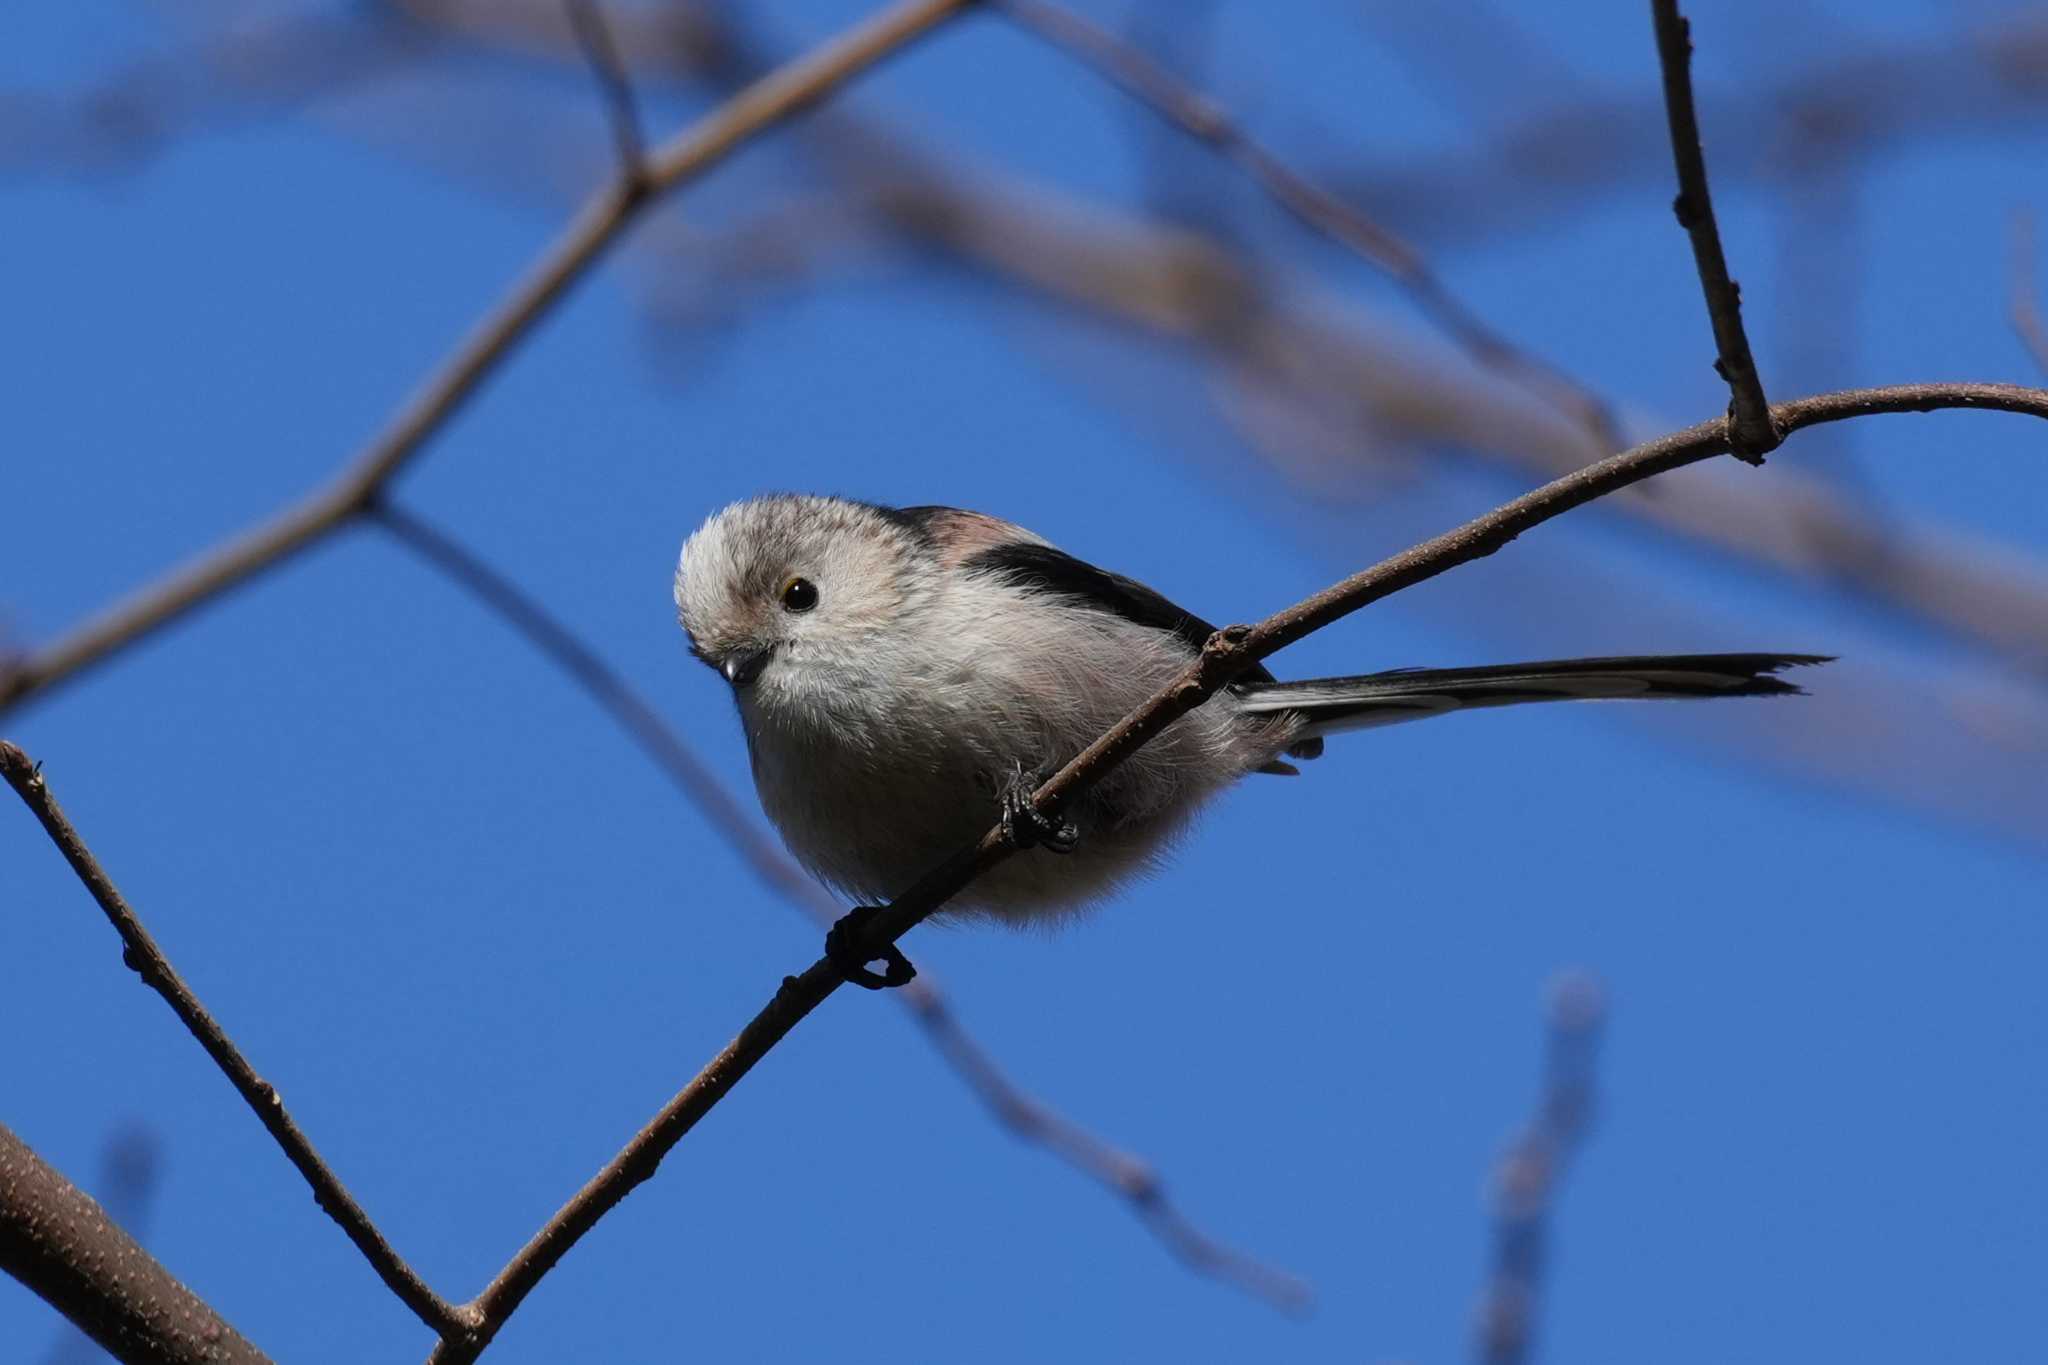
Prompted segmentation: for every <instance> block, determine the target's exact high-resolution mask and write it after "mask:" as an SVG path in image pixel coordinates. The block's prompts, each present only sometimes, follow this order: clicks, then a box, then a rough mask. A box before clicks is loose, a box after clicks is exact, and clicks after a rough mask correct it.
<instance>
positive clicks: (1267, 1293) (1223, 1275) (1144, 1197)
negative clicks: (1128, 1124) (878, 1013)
mask: <svg viewBox="0 0 2048 1365" xmlns="http://www.w3.org/2000/svg"><path fill="white" fill-rule="evenodd" d="M371 516H372V517H373V518H374V519H375V520H376V521H377V523H378V524H379V525H381V526H382V527H384V529H386V530H387V531H389V532H390V533H391V534H392V536H393V537H394V538H395V539H396V540H397V541H398V542H399V543H400V544H401V545H403V546H404V547H405V548H406V549H408V550H410V551H412V552H413V553H414V554H416V555H418V556H419V557H420V558H421V559H422V560H423V561H424V562H426V563H427V564H428V565H429V566H431V567H432V568H434V569H435V570H437V571H438V572H440V573H441V574H442V575H443V576H445V577H446V578H448V579H449V580H450V581H451V582H453V583H455V584H456V585H457V586H458V587H460V588H461V589H462V590H463V591H465V592H467V593H469V594H470V596H472V597H474V598H475V599H476V600H477V601H478V602H480V603H482V604H483V605H484V606H485V607H486V608H487V609H488V610H490V611H491V612H492V613H493V614H495V615H496V616H498V617H499V619H501V620H503V621H504V622H505V623H506V624H507V625H509V626H511V627H512V628H513V629H514V630H516V631H517V632H519V634H520V635H521V636H523V637H524V638H525V639H526V641H527V643H529V644H531V645H532V646H533V647H534V649H536V650H538V651H539V652H540V653H541V654H542V655H544V656H545V657H546V658H547V659H549V660H550V661H551V662H553V663H554V664H555V665H556V666H557V667H559V668H560V669H561V670H562V671H563V672H564V673H566V674H568V675H569V677H570V678H571V679H572V680H573V681H574V682H575V683H576V685H577V686H578V687H580V688H582V690H583V692H584V693H585V695H587V696H588V697H589V698H590V699H591V701H593V702H594V703H596V705H597V706H598V707H599V709H601V710H602V711H604V712H605V713H606V714H607V715H609V716H610V717H611V718H612V720H613V721H615V722H616V723H617V724H618V726H619V728H620V729H622V730H624V731H625V732H626V735H627V737H628V738H630V739H631V740H632V741H633V743H634V745H635V746H636V747H638V748H639V750H640V751H641V753H643V754H645V755H646V756H647V757H648V758H649V759H650V760H651V761H652V762H653V763H654V765H655V766H656V767H658V768H660V769H661V771H662V772H663V773H664V774H665V775H667V777H668V779H669V780H670V782H672V783H673V784H674V785H675V787H676V789H677V790H678V791H679V792H681V793H682V795H683V798H684V799H685V800H686V801H688V802H689V803H690V804H691V805H692V806H694V807H696V809H697V812H698V814H700V815H702V816H703V817H704V819H705V821H706V822H707V823H708V824H710V825H711V826H712V827H713V828H714V829H716V830H717V831H718V832H719V834H720V835H721V836H722V837H723V838H724V840H725V842H726V844H727V845H728V846H729V847H731V848H732V849H734V850H735V851H736V852H737V853H738V854H739V855H740V858H741V861H742V862H744V863H745V864H746V866H747V867H748V869H749V870H750V871H752V872H753V874H754V876H755V877H756V879H758V880H759V881H760V882H761V883H762V885H764V886H765V887H766V888H767V889H768V890H769V891H771V892H773V893H774V894H776V895H778V896H780V897H782V898H783V899H784V900H786V901H788V902H789V903H790V904H792V905H794V906H795V907H796V908H798V909H799V910H801V911H803V912H804V913H806V914H807V915H809V916H810V917H811V919H812V920H814V921H816V922H817V923H818V924H819V925H820V926H821V927H823V926H827V925H830V924H831V923H832V922H833V921H834V920H836V919H838V918H839V916H840V914H841V913H842V911H843V907H842V906H841V905H840V904H839V903H838V901H836V900H834V899H833V898H832V897H831V896H830V895H828V894H826V892H825V890H824V888H823V887H821V886H819V885H818V883H817V882H815V881H813V880H812V879H811V878H810V877H808V876H806V875H805V874H804V873H803V872H802V871H801V870H799V869H798V868H797V867H796V866H795V865H794V864H793V863H791V862H790V860H789V859H788V858H786V857H784V856H783V855H782V854H781V853H780V852H779V851H778V850H777V849H776V848H775V846H774V845H773V844H772V843H771V842H770V841H769V840H768V839H766V838H764V837H763V836H762V834H761V832H760V830H759V828H758V827H757V826H756V825H755V824H754V822H753V821H752V820H750V819H748V818H747V816H746V814H745V812H744V811H743V810H742V809H741V808H740V804H739V803H738V802H737V801H735V800H734V799H733V797H732V794H731V793H730V792H728V791H727V790H726V789H725V786H724V784H723V783H721V782H720V781H719V780H718V778H717V777H716V776H714V775H713V774H712V772H711V770H710V769H709V768H707V767H706V766H705V765H704V763H703V761H702V760H700V759H699V758H698V757H697V755H696V754H695V753H693V752H691V750H690V747H689V746H688V745H687V744H685V743H684V742H683V739H682V737H681V736H680V735H678V734H677V733H676V732H675V730H674V729H673V728H672V727H670V726H669V724H668V723H667V722H666V721H664V720H663V719H662V718H661V715H660V714H659V713H658V712H657V711H656V710H655V709H654V708H653V707H652V706H650V705H648V704H647V702H646V701H645V700H644V699H643V698H642V697H641V696H640V695H639V694H638V693H637V692H635V691H634V690H633V688H632V687H631V686H630V685H629V684H628V683H627V682H626V680H625V679H624V678H622V677H620V676H619V675H618V674H617V673H616V672H614V671H613V670H612V669H611V668H610V666H608V665H607V664H606V663H605V662H604V661H603V660H602V659H600V658H599V657H598V656H597V653H596V651H594V650H592V649H591V648H590V647H589V646H588V645H587V644H585V643H584V642H583V641H582V640H581V639H579V638H577V636H576V634H575V633H574V632H573V631H571V630H570V629H569V628H568V627H567V626H565V625H563V624H562V623H561V622H560V621H558V620H556V619H555V618H554V617H553V616H551V615H550V614H549V613H548V612H547V610H546V609H545V608H544V607H542V606H541V605H540V603H538V602H536V601H535V600H534V599H533V598H531V597H529V596H528V595H527V594H526V593H524V592H522V591H521V590H520V589H519V588H518V587H517V586H516V585H515V584H513V583H512V582H511V581H510V580H509V579H507V578H506V577H505V576H504V575H503V574H501V573H499V572H498V571H497V570H496V569H494V568H492V567H491V566H490V565H489V564H487V563H485V562H484V561H483V560H482V559H480V558H478V557H477V556H476V555H475V554H474V553H472V552H471V551H470V550H468V549H466V548H465V547H464V546H462V545H461V544H460V543H458V542H457V541H456V540H454V539H453V538H452V537H451V536H449V535H448V534H447V533H446V532H445V531H442V530H440V529H439V528H437V527H435V526H433V525H431V524H430V523H428V522H427V521H426V520H424V519H423V518H421V517H419V516H417V515H415V514H413V513H411V512H408V511H406V510H405V509H404V508H402V507H400V506H398V505H397V504H396V503H395V502H393V501H392V500H390V499H380V500H379V501H378V503H377V504H376V506H375V507H374V509H373V510H372V512H371ZM896 994H897V998H898V999H899V1000H900V1001H901V1002H902V1004H903V1006H904V1007H905V1008H906V1009H908V1010H909V1011H910V1014H911V1017H912V1018H913V1019H915V1020H916V1021H917V1025H918V1027H919V1028H921V1029H922V1030H923V1031H924V1033H925V1036H926V1038H927V1039H928V1040H929V1041H930V1042H931V1044H932V1046H933V1047H934V1048H936V1049H937V1050H938V1052H939V1055H940V1056H941V1057H943V1058H944V1059H945V1061H946V1064H947V1065H948V1066H949V1067H951V1068H952V1070H953V1072H954V1074H955V1075H957V1076H958V1077H959V1078H960V1080H961V1081H962V1082H963V1083H965V1084H966V1086H967V1088H968V1089H969V1090H970V1091H972V1092H973V1093H974V1096H975V1098H977V1099H978V1100H980V1101H981V1103H982V1105H983V1106H984V1107H985V1108H986V1109H987V1110H988V1112H989V1114H990V1115H991V1116H992V1117H993V1118H994V1119H995V1120H996V1122H998V1123H999V1124H1001V1125H1002V1126H1003V1127H1004V1128H1006V1129H1008V1130H1009V1131H1010V1133H1011V1134H1012V1135H1013V1136H1014V1137H1016V1138H1017V1140H1018V1141H1020V1142H1023V1143H1026V1144H1028V1145H1032V1146H1037V1147H1043V1148H1044V1149H1045V1150H1046V1151H1048V1152H1050V1153H1051V1154H1052V1155H1053V1156H1054V1157H1056V1158H1057V1159H1059V1160H1060V1161H1063V1162H1065V1163H1066V1164H1067V1165H1068V1166H1071V1167H1072V1168H1074V1169H1075V1170H1077V1171H1079V1172H1081V1173H1082V1174H1083V1175H1085V1176H1087V1177H1089V1178H1090V1179H1092V1180H1094V1181H1095V1182H1097V1183H1098V1184H1100V1185H1101V1186H1103V1187H1104V1188H1105V1189H1107V1190H1108V1191H1109V1192H1110V1193H1112V1194H1114V1195H1116V1196H1117V1197H1118V1198H1120V1199H1122V1200H1123V1201H1124V1202H1125V1203H1127V1204H1128V1205H1129V1206H1130V1207H1131V1210H1132V1212H1133V1213H1135V1214H1136V1215H1137V1216H1138V1218H1139V1219H1140V1220H1141V1221H1142V1222H1143V1223H1144V1224H1145V1226H1146V1227H1147V1228H1148V1229H1149V1230H1150V1231H1151V1232H1152V1234H1153V1235H1154V1236H1155V1237H1157V1238H1158V1239H1159V1241H1160V1242H1161V1243H1162V1244H1163V1245H1164V1246H1165V1247H1166V1249H1167V1250H1168V1251H1169V1252H1171V1253H1172V1254H1173V1255H1174V1256H1176V1257H1177V1258H1179V1259H1180V1261H1182V1262H1183V1263H1184V1264H1185V1265H1187V1266H1188V1268H1189V1269H1191V1270H1194V1271H1196V1272H1197V1273H1200V1274H1204V1275H1209V1276H1212V1277H1214V1278H1216V1279H1219V1280H1222V1281H1224V1282H1226V1283H1228V1284H1232V1285H1235V1286H1236V1287H1238V1288H1239V1289H1242V1290H1243V1291H1245V1292H1246V1293H1249V1294H1252V1295H1254V1296H1256V1297H1259V1298H1262V1299H1265V1300H1266V1301H1267V1302H1269V1303H1271V1304H1272V1305H1273V1306H1274V1307H1276V1308H1278V1309H1280V1310H1281V1311H1283V1312H1290V1313H1293V1312H1301V1311H1303V1310H1305V1309H1306V1308H1307V1307H1308V1305H1309V1302H1310V1300H1311V1297H1312V1295H1311V1293H1310V1290H1309V1288H1308V1286H1307V1285H1306V1284H1305V1283H1303V1282H1302V1281H1301V1280H1300V1279H1299V1278H1297V1277H1296V1276H1293V1275H1290V1274H1288V1273H1287V1272H1286V1271H1283V1270H1279V1269H1276V1268H1274V1267H1272V1266H1269V1265H1266V1264H1264V1263H1263V1262H1260V1261H1258V1260H1256V1259H1254V1258H1253V1257H1250V1256H1247V1255H1245V1254H1244V1253H1242V1252H1239V1251H1236V1250H1233V1249H1232V1248H1230V1247H1228V1246H1225V1245H1224V1244H1223V1243H1221V1242H1219V1241H1217V1240H1216V1239H1215V1238H1213V1237H1211V1236H1209V1235H1208V1234H1207V1233H1204V1232H1203V1231H1202V1230H1201V1229H1200V1228H1198V1227H1197V1226H1195V1224H1194V1223H1193V1222H1191V1221H1190V1220H1189V1219H1188V1217H1187V1216H1186V1215H1185V1214H1183V1213H1181V1212H1180V1210H1179V1209H1177V1208H1176V1207H1174V1205H1173V1203H1172V1201H1171V1200H1170V1199H1168V1197H1167V1194H1166V1190H1165V1186H1164V1184H1163V1183H1162V1182H1161V1181H1160V1179H1159V1176H1158V1174H1157V1173H1156V1172H1155V1171H1154V1170H1153V1168H1152V1167H1151V1165H1150V1164H1149V1163H1148V1162H1146V1161H1144V1160H1142V1159H1141V1158H1139V1157H1136V1156H1133V1155H1131V1154H1130V1153H1129V1152H1125V1151H1122V1150H1120V1149H1119V1148H1117V1147H1114V1146H1112V1145H1111V1144H1109V1143H1108V1142H1105V1141H1104V1140H1103V1139H1101V1138H1099V1137H1097V1136H1095V1135H1094V1134H1093V1133H1090V1132H1088V1131H1087V1130H1086V1129H1084V1128H1082V1127H1080V1126H1079V1125H1077V1124H1075V1123H1074V1122H1073V1121H1072V1120H1070V1119H1067V1118H1065V1117H1063V1116H1062V1115H1060V1114H1059V1113H1057V1112H1056V1111H1054V1110H1053V1109H1052V1108H1050V1107H1049V1106H1048V1105H1046V1104H1045V1103H1044V1102H1043V1101H1041V1100H1039V1099H1037V1098H1035V1097H1034V1096H1032V1095H1030V1094H1027V1093H1026V1092H1025V1091H1024V1090H1022V1089H1021V1088H1019V1087H1018V1086H1017V1084H1016V1083H1015V1082H1013V1081H1012V1080H1010V1078H1009V1077H1008V1076H1007V1075H1005V1074H1004V1072H1003V1070H1002V1068H1001V1067H1000V1066H999V1065H998V1064H997V1063H996V1061H995V1059H994V1058H993V1057H992V1056H990V1054H989V1053H988V1052H987V1050H986V1049H984V1048H983V1047H982V1046H981V1044H980V1043H979V1042H977V1041H976V1040H975V1038H974V1036H973V1035H972V1034H970V1033H969V1032H968V1031H967V1029H966V1027H965V1026H964V1025H963V1024H962V1023H961V1022H960V1020H959V1018H958V1016H957V1015H955V1013H954V1012H953V1007H952V1005H951V1004H950V1003H949V1002H948V1001H947V999H946V997H945V995H944V994H943V993H942V992H941V991H940V990H939V988H938V986H937V984H936V983H935V982H934V981H933V980H932V976H931V973H930V972H921V973H920V974H919V975H918V977H917V979H916V980H914V981H912V982H911V983H910V984H909V985H908V986H907V987H905V988H904V989H903V990H901V991H898V992H897V993H896Z"/></svg>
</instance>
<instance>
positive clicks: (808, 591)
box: [782, 578, 818, 611]
mask: <svg viewBox="0 0 2048 1365" xmlns="http://www.w3.org/2000/svg"><path fill="white" fill-rule="evenodd" d="M817 605H818V585H817V584H816V583H813V582H811V580H810V579H808V578H792V579H790V580H789V581H788V582H787V583H784V584H783V585H782V609H783V610H784V611H809V610H810V609H811V608H812V607H815V606H817Z"/></svg>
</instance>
